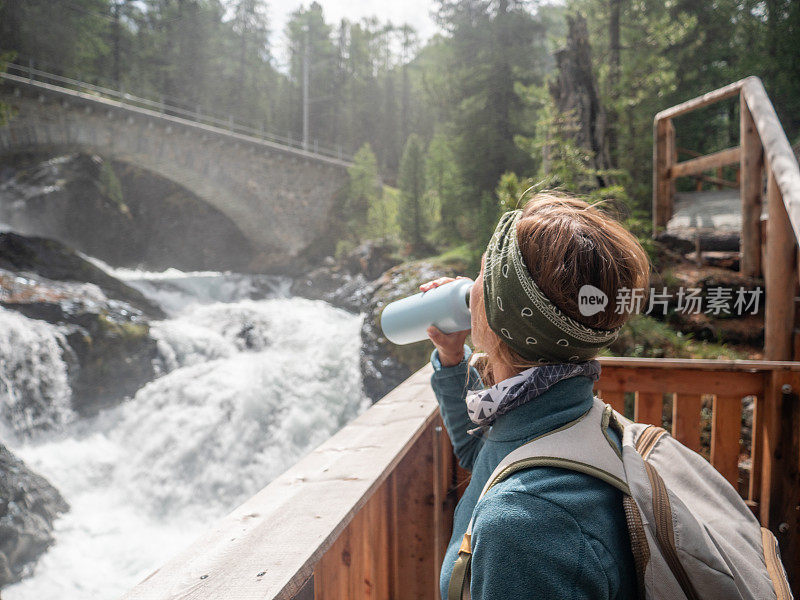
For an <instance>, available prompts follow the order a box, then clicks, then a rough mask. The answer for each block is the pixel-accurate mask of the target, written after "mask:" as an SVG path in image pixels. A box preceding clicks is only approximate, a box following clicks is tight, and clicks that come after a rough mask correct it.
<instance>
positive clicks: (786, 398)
mask: <svg viewBox="0 0 800 600" xmlns="http://www.w3.org/2000/svg"><path fill="white" fill-rule="evenodd" d="M765 383H766V389H765V394H764V396H765V400H766V403H765V404H766V414H765V415H764V420H763V424H762V428H761V431H760V432H759V434H760V437H761V440H762V442H761V443H762V470H761V471H762V472H761V497H760V499H759V517H760V521H761V524H762V525H763V526H764V527H768V528H769V529H770V530H772V532H773V533H774V534H775V537H777V538H778V542H779V544H780V549H781V555H782V559H783V564H784V566H785V567H786V571H787V574H788V576H789V583H790V584H791V585H792V587H793V588H794V589H795V590H796V589H797V586H798V585H800V504H798V494H800V481H799V480H798V454H800V452H798V444H799V443H800V440H799V439H798V438H800V407H798V398H797V390H799V389H800V377H798V373H797V372H788V371H778V370H775V371H771V372H770V373H769V374H768V375H767V376H766V378H765Z"/></svg>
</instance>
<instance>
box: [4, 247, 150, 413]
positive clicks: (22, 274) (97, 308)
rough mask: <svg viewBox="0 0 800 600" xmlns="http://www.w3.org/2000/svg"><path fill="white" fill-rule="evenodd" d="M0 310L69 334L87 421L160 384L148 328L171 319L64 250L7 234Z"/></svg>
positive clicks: (75, 398)
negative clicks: (157, 320)
mask: <svg viewBox="0 0 800 600" xmlns="http://www.w3.org/2000/svg"><path fill="white" fill-rule="evenodd" d="M0 306H3V307H4V308H8V309H12V310H15V311H17V312H19V313H21V314H23V315H25V316H26V317H28V318H31V319H38V320H42V321H46V322H48V323H51V324H53V325H58V326H60V327H61V328H62V331H63V332H64V334H65V336H66V340H67V343H68V344H69V348H67V349H65V350H67V352H65V358H66V359H67V362H68V364H69V367H70V369H69V370H70V384H71V388H72V391H73V393H72V408H73V409H74V410H76V411H77V412H78V413H79V414H81V415H87V414H93V413H95V412H97V411H98V410H100V409H102V408H104V407H107V406H112V405H114V404H116V403H118V402H120V401H121V400H123V399H124V398H126V397H128V396H131V395H133V394H134V393H135V392H136V390H137V389H139V388H140V387H141V386H142V385H144V384H145V383H147V382H148V381H150V380H152V379H153V377H154V376H155V371H154V368H153V360H154V359H155V358H156V357H157V347H156V342H155V340H153V339H152V338H151V337H150V334H149V325H148V322H149V320H150V319H153V318H163V317H164V313H163V311H162V310H161V309H160V308H159V307H157V306H155V305H154V304H153V303H151V302H150V301H149V300H147V299H146V298H145V297H144V296H143V295H142V294H141V293H140V292H138V291H137V290H134V289H133V288H131V287H129V286H127V285H126V284H124V283H123V282H121V281H119V280H117V279H115V278H114V277H111V276H110V275H108V274H107V273H106V272H105V271H103V270H101V269H99V268H98V267H96V266H95V265H93V264H92V263H90V262H89V261H87V260H85V259H84V258H82V257H81V256H80V255H78V254H77V253H76V252H74V251H73V250H71V249H70V248H68V247H66V246H64V245H63V244H61V243H60V242H57V241H55V240H48V239H45V238H29V237H26V236H23V235H19V234H16V233H11V232H2V233H0Z"/></svg>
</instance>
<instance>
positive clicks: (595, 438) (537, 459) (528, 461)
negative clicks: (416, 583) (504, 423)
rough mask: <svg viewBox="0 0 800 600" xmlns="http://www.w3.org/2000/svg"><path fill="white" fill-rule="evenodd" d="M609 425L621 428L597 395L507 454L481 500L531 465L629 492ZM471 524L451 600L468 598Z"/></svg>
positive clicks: (452, 584)
mask: <svg viewBox="0 0 800 600" xmlns="http://www.w3.org/2000/svg"><path fill="white" fill-rule="evenodd" d="M609 426H613V427H616V428H617V429H618V430H620V431H619V432H620V440H621V439H622V435H621V428H622V426H621V424H620V417H618V416H616V413H614V411H613V409H612V408H611V406H609V405H607V404H604V403H603V402H602V401H601V400H599V399H597V398H595V399H594V402H593V403H592V408H591V409H589V411H588V412H586V413H585V414H584V415H583V416H581V417H579V418H578V419H576V420H574V421H572V422H570V423H567V424H566V425H564V426H563V427H560V428H559V429H556V430H554V431H551V432H549V433H546V434H545V435H543V436H541V437H538V438H536V439H533V440H531V441H530V442H528V443H527V444H523V445H522V446H520V447H519V448H517V449H516V450H513V451H512V452H510V453H509V454H508V455H506V457H505V458H503V460H501V461H500V464H498V465H497V467H496V468H495V470H494V471H493V472H492V474H491V476H490V477H489V479H488V480H487V481H486V485H484V487H483V490H482V491H481V495H480V497H479V498H478V502H480V501H481V499H482V498H483V497H484V496H485V495H486V492H488V491H489V490H490V489H491V488H492V487H493V486H495V485H497V484H498V483H500V482H501V481H503V480H505V479H507V478H508V477H510V476H511V475H512V474H514V473H516V472H517V471H521V470H523V469H529V468H532V467H561V468H564V469H570V470H572V471H578V472H581V473H585V474H587V475H592V476H594V477H597V478H598V479H602V480H603V481H605V482H606V483H608V484H610V485H612V486H614V487H616V488H617V489H619V490H621V491H622V492H623V493H624V494H626V495H630V489H629V488H628V484H627V482H626V478H625V468H624V466H623V463H622V455H621V453H620V450H619V448H618V447H617V446H616V444H615V443H614V441H613V440H612V439H611V438H610V437H609V434H608V428H609ZM472 523H473V520H472V519H470V522H469V525H468V526H467V531H466V533H465V534H464V538H463V540H462V543H461V548H459V552H458V558H457V560H456V564H455V565H454V569H453V573H452V575H451V578H450V585H449V589H448V600H462V599H466V598H469V572H470V568H469V567H470V562H471V561H470V559H471V554H472V548H471V538H472Z"/></svg>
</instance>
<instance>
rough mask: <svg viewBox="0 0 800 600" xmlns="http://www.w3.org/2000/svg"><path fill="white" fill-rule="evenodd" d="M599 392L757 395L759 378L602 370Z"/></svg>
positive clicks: (720, 373) (680, 371) (687, 371)
mask: <svg viewBox="0 0 800 600" xmlns="http://www.w3.org/2000/svg"><path fill="white" fill-rule="evenodd" d="M598 387H599V388H600V389H602V390H603V391H610V392H630V391H640V392H648V393H659V394H663V393H676V392H677V393H681V394H694V393H697V392H698V390H700V391H703V392H705V393H708V394H723V395H726V394H736V393H742V394H743V395H748V394H758V393H759V392H760V390H761V389H763V375H762V374H761V373H758V372H754V373H748V372H736V371H716V372H715V371H702V370H694V369H689V368H682V369H658V368H648V367H639V368H629V367H612V366H604V367H603V370H602V373H601V375H600V380H599V381H598Z"/></svg>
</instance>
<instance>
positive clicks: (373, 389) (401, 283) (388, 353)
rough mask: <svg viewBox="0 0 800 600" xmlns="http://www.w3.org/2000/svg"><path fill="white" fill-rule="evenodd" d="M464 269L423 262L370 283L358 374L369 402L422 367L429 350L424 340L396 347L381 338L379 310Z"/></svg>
mask: <svg viewBox="0 0 800 600" xmlns="http://www.w3.org/2000/svg"><path fill="white" fill-rule="evenodd" d="M465 268H466V267H465V266H464V265H460V264H457V263H448V264H446V263H441V262H439V261H436V260H427V259H423V260H418V261H413V262H408V263H404V264H401V265H398V266H396V267H393V268H392V269H389V270H388V271H386V272H385V273H384V274H383V275H381V277H380V278H379V279H377V280H376V281H375V282H373V284H372V285H373V287H374V290H373V291H372V293H371V296H370V298H369V301H368V303H367V304H366V306H365V310H364V312H365V315H364V323H363V325H362V327H361V374H362V378H363V384H364V392H365V393H366V395H367V396H368V397H369V398H371V399H372V401H373V402H375V401H377V400H380V399H381V398H382V397H383V396H384V395H385V394H387V393H388V392H389V391H390V390H391V389H393V388H395V387H397V386H398V385H399V384H400V383H402V382H403V381H404V380H405V379H407V378H408V377H409V376H410V375H411V374H412V373H413V372H414V371H416V370H417V369H419V368H420V367H422V366H423V365H424V364H425V363H426V362H427V361H428V360H429V359H430V355H431V351H432V350H433V345H432V344H431V343H430V342H429V341H427V340H426V341H423V342H417V343H415V344H407V345H403V346H398V345H396V344H393V343H391V342H390V341H388V340H387V339H386V338H385V337H383V333H382V332H381V328H380V314H381V311H382V310H383V308H384V307H385V306H386V305H387V304H389V303H390V302H393V301H394V300H398V299H400V298H403V297H405V296H410V295H412V294H416V293H417V292H418V291H419V285H420V284H421V283H424V282H426V281H430V280H432V279H436V278H438V277H455V276H457V275H463V274H464V273H465Z"/></svg>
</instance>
